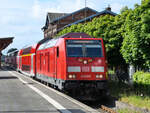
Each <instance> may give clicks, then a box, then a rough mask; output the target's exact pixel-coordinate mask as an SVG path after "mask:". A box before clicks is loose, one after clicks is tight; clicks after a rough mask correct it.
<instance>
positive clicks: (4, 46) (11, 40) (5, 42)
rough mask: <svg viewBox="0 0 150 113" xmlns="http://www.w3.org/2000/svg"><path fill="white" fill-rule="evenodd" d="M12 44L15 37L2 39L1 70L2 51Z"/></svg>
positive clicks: (0, 50)
mask: <svg viewBox="0 0 150 113" xmlns="http://www.w3.org/2000/svg"><path fill="white" fill-rule="evenodd" d="M12 42H13V37H7V38H0V68H1V56H2V50H3V49H5V48H6V47H7V46H8V45H9V44H10V43H12Z"/></svg>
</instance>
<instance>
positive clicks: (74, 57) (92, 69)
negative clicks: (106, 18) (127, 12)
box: [65, 38, 108, 100]
mask: <svg viewBox="0 0 150 113" xmlns="http://www.w3.org/2000/svg"><path fill="white" fill-rule="evenodd" d="M66 54H67V55H66V56H67V58H66V62H67V82H66V83H65V88H66V89H68V90H71V91H72V93H73V94H74V95H80V98H83V97H84V98H86V97H88V99H89V98H93V97H94V98H95V97H101V96H102V95H107V94H108V93H107V89H108V88H107V62H106V56H105V49H104V44H103V40H102V39H101V38H97V39H96V38H78V39H75V38H74V39H73V38H72V39H69V38H68V39H66ZM85 95H86V96H85ZM81 96H83V97H81ZM86 100H87V99H86Z"/></svg>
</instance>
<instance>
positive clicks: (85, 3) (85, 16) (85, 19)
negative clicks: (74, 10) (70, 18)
mask: <svg viewBox="0 0 150 113" xmlns="http://www.w3.org/2000/svg"><path fill="white" fill-rule="evenodd" d="M86 13H87V12H86V0H85V23H86V16H87V15H86Z"/></svg>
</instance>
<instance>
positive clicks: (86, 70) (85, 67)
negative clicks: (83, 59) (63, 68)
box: [81, 66, 90, 72]
mask: <svg viewBox="0 0 150 113" xmlns="http://www.w3.org/2000/svg"><path fill="white" fill-rule="evenodd" d="M81 69H82V72H90V67H89V66H83V67H82V68H81Z"/></svg>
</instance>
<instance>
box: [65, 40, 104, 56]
mask: <svg viewBox="0 0 150 113" xmlns="http://www.w3.org/2000/svg"><path fill="white" fill-rule="evenodd" d="M66 44H67V45H66V46H67V56H68V57H103V52H102V45H101V41H100V40H67V42H66Z"/></svg>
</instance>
